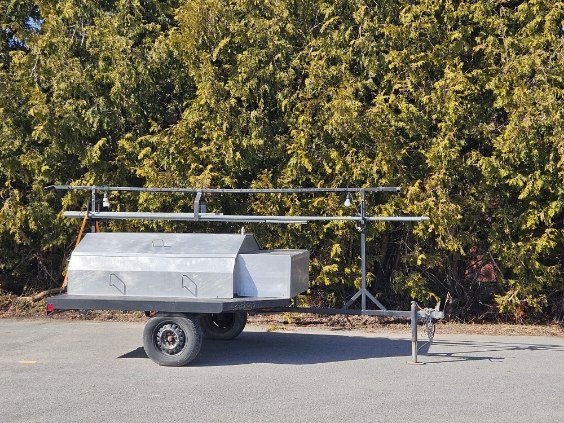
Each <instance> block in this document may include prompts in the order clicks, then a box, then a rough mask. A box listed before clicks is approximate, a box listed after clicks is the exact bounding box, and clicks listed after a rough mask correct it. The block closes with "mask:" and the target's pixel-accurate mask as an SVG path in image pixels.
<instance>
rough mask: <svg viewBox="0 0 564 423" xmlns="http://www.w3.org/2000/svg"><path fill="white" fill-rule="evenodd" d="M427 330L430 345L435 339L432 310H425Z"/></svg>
mask: <svg viewBox="0 0 564 423" xmlns="http://www.w3.org/2000/svg"><path fill="white" fill-rule="evenodd" d="M425 312H426V316H425V330H426V331H427V338H429V345H431V344H432V343H433V338H434V337H435V321H434V320H433V317H432V316H431V309H429V308H427V309H425Z"/></svg>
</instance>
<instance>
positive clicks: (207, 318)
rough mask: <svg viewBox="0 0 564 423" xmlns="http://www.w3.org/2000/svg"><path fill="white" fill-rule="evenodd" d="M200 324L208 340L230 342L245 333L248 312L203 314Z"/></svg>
mask: <svg viewBox="0 0 564 423" xmlns="http://www.w3.org/2000/svg"><path fill="white" fill-rule="evenodd" d="M200 324H201V325H202V332H203V333H204V336H205V337H206V338H207V339H221V340H230V339H233V338H235V337H237V336H238V335H239V334H240V333H241V332H243V329H244V328H245V325H246V324H247V312H246V311H236V312H234V313H220V314H203V315H202V316H201V317H200Z"/></svg>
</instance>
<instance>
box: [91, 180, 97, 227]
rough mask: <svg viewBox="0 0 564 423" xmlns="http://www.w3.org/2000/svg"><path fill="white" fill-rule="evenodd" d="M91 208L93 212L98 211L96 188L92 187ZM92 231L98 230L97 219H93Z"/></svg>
mask: <svg viewBox="0 0 564 423" xmlns="http://www.w3.org/2000/svg"><path fill="white" fill-rule="evenodd" d="M90 203H91V204H90V210H91V212H92V213H96V188H92V198H91V200H90ZM90 229H91V232H96V220H95V219H92V226H91V227H90Z"/></svg>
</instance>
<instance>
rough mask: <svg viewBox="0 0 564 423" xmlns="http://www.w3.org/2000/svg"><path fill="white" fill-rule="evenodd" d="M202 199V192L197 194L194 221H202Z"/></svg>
mask: <svg viewBox="0 0 564 423" xmlns="http://www.w3.org/2000/svg"><path fill="white" fill-rule="evenodd" d="M201 198H202V191H198V192H196V197H195V198H194V220H200V216H199V213H200V199H201Z"/></svg>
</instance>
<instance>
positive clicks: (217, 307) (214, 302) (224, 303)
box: [47, 294, 290, 314]
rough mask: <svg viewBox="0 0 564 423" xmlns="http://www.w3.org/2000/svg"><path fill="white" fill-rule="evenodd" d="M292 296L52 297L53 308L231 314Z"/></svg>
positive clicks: (280, 302)
mask: <svg viewBox="0 0 564 423" xmlns="http://www.w3.org/2000/svg"><path fill="white" fill-rule="evenodd" d="M289 305H290V299H289V298H264V297H261V298H259V297H239V298H183V297H166V298H163V297H133V296H131V297H121V298H119V297H118V298H116V297H115V296H95V295H68V294H62V295H57V296H55V297H51V298H49V300H48V301H47V307H48V309H51V310H53V311H54V310H122V311H158V312H166V313H214V314H217V313H228V312H233V311H250V310H255V309H262V308H270V307H287V306H289Z"/></svg>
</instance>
